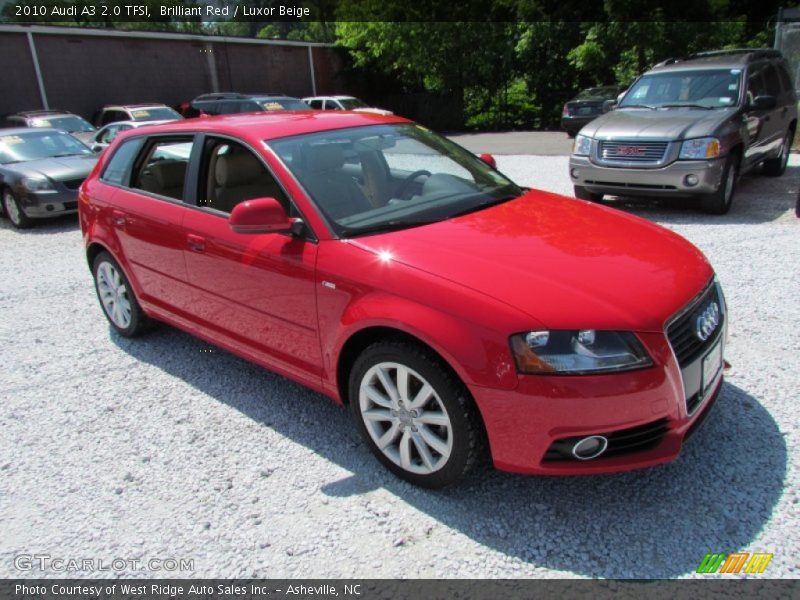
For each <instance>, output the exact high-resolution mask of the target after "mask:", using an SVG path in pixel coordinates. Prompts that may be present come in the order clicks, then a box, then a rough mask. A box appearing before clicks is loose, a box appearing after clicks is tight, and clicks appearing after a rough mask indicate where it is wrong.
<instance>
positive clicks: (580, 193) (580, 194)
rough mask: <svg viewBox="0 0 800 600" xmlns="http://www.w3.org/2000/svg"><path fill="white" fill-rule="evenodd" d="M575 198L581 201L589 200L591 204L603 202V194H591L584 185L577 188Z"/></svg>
mask: <svg viewBox="0 0 800 600" xmlns="http://www.w3.org/2000/svg"><path fill="white" fill-rule="evenodd" d="M575 197H576V198H578V199H580V200H588V201H589V202H601V201H602V200H603V194H595V193H594V192H590V191H589V190H587V189H586V188H585V187H583V186H582V185H576V186H575Z"/></svg>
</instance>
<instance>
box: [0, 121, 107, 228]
mask: <svg viewBox="0 0 800 600" xmlns="http://www.w3.org/2000/svg"><path fill="white" fill-rule="evenodd" d="M96 162H97V157H96V156H95V155H94V153H93V152H92V151H91V150H90V149H89V148H88V147H87V146H86V145H85V144H83V143H82V142H80V141H78V140H76V139H75V138H74V137H72V136H71V135H70V134H68V133H66V132H64V131H61V130H58V129H38V128H24V129H23V128H18V129H6V130H0V191H2V199H3V202H2V208H3V213H4V215H5V216H6V217H8V219H9V221H11V224H12V225H13V226H14V227H17V228H20V229H22V228H26V227H30V226H31V225H33V223H34V219H40V218H45V217H56V216H59V215H64V214H68V213H74V212H75V211H76V210H77V208H78V202H77V201H78V188H79V187H80V185H81V184H82V183H83V180H84V179H86V176H87V175H88V174H89V172H90V171H91V170H92V168H93V167H94V165H95V163H96Z"/></svg>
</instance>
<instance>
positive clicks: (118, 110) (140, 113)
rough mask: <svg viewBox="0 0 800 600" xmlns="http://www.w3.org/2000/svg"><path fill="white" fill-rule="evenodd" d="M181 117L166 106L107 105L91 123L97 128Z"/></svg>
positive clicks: (173, 119)
mask: <svg viewBox="0 0 800 600" xmlns="http://www.w3.org/2000/svg"><path fill="white" fill-rule="evenodd" d="M182 118H183V117H182V116H181V115H180V114H178V112H177V111H176V110H175V109H173V108H170V107H169V106H167V105H166V104H155V103H151V104H124V105H108V106H104V107H103V108H101V109H100V110H98V111H97V112H96V113H95V114H94V117H92V122H93V123H94V124H95V125H96V126H97V127H103V126H104V125H108V124H109V123H116V122H118V121H176V120H178V119H182Z"/></svg>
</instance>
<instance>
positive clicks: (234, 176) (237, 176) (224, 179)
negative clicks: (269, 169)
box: [214, 152, 264, 187]
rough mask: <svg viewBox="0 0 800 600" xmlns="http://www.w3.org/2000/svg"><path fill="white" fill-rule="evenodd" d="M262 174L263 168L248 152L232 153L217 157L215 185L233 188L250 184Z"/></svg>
mask: <svg viewBox="0 0 800 600" xmlns="http://www.w3.org/2000/svg"><path fill="white" fill-rule="evenodd" d="M263 173H264V166H263V165H262V164H261V163H260V162H259V160H258V159H257V158H256V157H255V156H253V155H252V154H250V153H249V152H232V153H230V154H223V155H222V156H219V157H217V165H216V169H215V171H214V176H215V177H216V179H217V185H218V186H221V187H234V186H237V185H244V184H247V183H252V182H254V181H255V180H256V179H258V177H259V176H260V175H262V174H263Z"/></svg>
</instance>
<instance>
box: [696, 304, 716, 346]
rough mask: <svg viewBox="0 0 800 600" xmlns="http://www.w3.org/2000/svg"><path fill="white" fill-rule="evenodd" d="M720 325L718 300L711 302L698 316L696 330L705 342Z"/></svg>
mask: <svg viewBox="0 0 800 600" xmlns="http://www.w3.org/2000/svg"><path fill="white" fill-rule="evenodd" d="M717 325H719V306H718V305H717V303H716V302H712V303H711V304H709V305H708V306H707V307H706V309H705V310H704V311H703V312H701V313H700V316H698V317H697V321H696V322H695V325H694V332H695V333H696V334H697V337H698V338H700V341H701V342H705V341H706V340H707V339H708V338H709V336H711V334H712V333H714V330H715V329H716V328H717Z"/></svg>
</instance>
